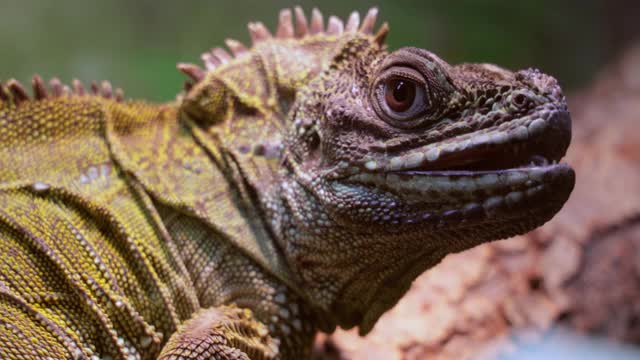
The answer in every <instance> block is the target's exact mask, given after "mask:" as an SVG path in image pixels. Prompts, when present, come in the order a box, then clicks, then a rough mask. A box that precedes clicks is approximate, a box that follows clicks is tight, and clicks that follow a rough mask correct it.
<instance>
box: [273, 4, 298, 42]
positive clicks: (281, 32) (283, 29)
mask: <svg viewBox="0 0 640 360" xmlns="http://www.w3.org/2000/svg"><path fill="white" fill-rule="evenodd" d="M293 35H294V30H293V22H292V17H291V10H290V9H283V10H281V11H280V17H279V20H278V29H277V31H276V37H277V38H279V39H290V38H293Z"/></svg>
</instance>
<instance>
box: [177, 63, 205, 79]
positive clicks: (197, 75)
mask: <svg viewBox="0 0 640 360" xmlns="http://www.w3.org/2000/svg"><path fill="white" fill-rule="evenodd" d="M177 67H178V70H180V71H182V72H183V73H184V74H185V75H187V76H188V77H190V78H191V79H193V80H194V81H196V82H198V81H200V80H202V79H204V75H205V71H204V70H202V69H201V68H200V67H199V66H198V65H195V64H188V63H179V64H178V65H177Z"/></svg>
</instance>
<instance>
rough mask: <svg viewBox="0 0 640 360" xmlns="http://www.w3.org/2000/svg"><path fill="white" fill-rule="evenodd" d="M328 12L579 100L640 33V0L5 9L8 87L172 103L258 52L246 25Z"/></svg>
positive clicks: (145, 2) (2, 76)
mask: <svg viewBox="0 0 640 360" xmlns="http://www.w3.org/2000/svg"><path fill="white" fill-rule="evenodd" d="M296 4H299V5H301V6H303V7H304V8H305V9H306V10H310V9H311V8H312V7H313V6H318V7H319V8H320V9H321V10H323V11H324V13H325V15H329V14H336V15H339V16H341V17H346V16H347V15H348V14H349V12H350V11H352V10H354V9H356V10H359V11H361V12H364V11H366V10H367V9H368V8H369V7H371V6H374V5H375V6H378V7H379V8H380V12H381V16H380V18H381V19H382V20H385V21H388V22H389V23H390V25H391V33H390V36H389V44H390V47H391V48H392V49H394V48H397V47H400V46H405V45H413V46H418V47H424V48H427V49H430V50H432V51H434V52H436V53H437V54H439V55H441V57H443V58H444V59H446V60H447V61H448V62H450V63H458V62H463V61H473V62H493V63H497V64H500V65H503V66H506V67H509V68H524V67H530V66H535V67H539V68H541V69H542V70H544V71H545V72H548V73H550V74H553V75H554V76H556V77H558V78H559V79H560V81H561V83H562V85H563V86H564V87H565V88H566V89H569V90H572V89H576V88H579V87H580V86H582V85H585V84H587V83H588V82H589V81H590V80H591V79H592V77H593V75H594V74H595V73H596V72H597V70H598V69H599V68H600V67H602V66H603V64H605V63H606V62H607V61H609V60H610V59H612V58H614V57H615V56H616V55H617V54H618V53H619V52H620V51H621V50H622V49H623V48H624V47H625V46H626V44H628V43H629V42H630V41H631V40H632V39H633V38H635V37H637V35H638V33H640V26H638V22H639V21H640V1H637V0H609V1H607V0H569V1H558V0H537V1H526V2H525V1H502V0H487V1H475V0H457V1H445V0H437V1H429V0H377V1H348V2H347V1H341V0H325V1H322V2H308V1H297V2H291V1H280V0H278V1H248V0H235V1H215V0H188V1H169V0H136V1H130V0H111V1H84V0H64V1H61V0H21V1H13V0H2V1H0V29H2V31H0V49H1V52H0V54H1V56H0V80H7V79H9V78H16V79H18V80H20V81H23V82H27V83H28V82H29V80H30V77H31V75H32V74H33V73H34V72H38V73H40V74H41V75H43V77H46V78H48V77H51V76H58V77H60V78H61V79H62V80H63V81H65V82H68V81H70V79H71V78H73V77H77V78H79V79H81V80H83V81H91V80H103V79H108V80H111V81H112V83H113V84H114V85H115V86H119V87H122V88H123V89H125V91H126V94H127V95H128V96H130V97H144V98H148V99H152V100H169V99H172V98H173V97H174V96H175V94H176V92H177V91H178V89H179V88H180V86H181V83H182V81H183V76H182V75H181V74H180V73H179V72H178V71H176V70H175V63H176V62H177V61H191V62H194V61H199V59H198V57H199V54H200V53H201V52H202V51H203V50H205V49H207V48H208V47H213V46H219V45H222V44H223V40H224V38H226V37H232V38H237V39H239V40H242V41H248V34H247V31H246V23H247V22H248V21H253V20H261V21H263V22H264V23H265V24H267V25H268V26H269V27H270V28H273V26H274V24H275V23H276V19H277V13H278V10H279V9H280V8H282V7H290V6H293V5H296Z"/></svg>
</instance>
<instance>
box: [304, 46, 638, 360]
mask: <svg viewBox="0 0 640 360" xmlns="http://www.w3.org/2000/svg"><path fill="white" fill-rule="evenodd" d="M570 109H572V116H573V120H574V137H573V142H572V145H571V147H570V150H569V153H568V154H567V157H566V161H567V162H569V163H570V164H571V165H572V166H573V167H574V169H575V170H576V174H577V183H576V188H575V190H574V192H573V194H572V195H571V198H570V200H569V202H568V203H567V204H566V205H565V207H564V209H563V210H562V211H561V212H560V213H559V214H558V215H557V216H556V217H555V218H554V219H553V220H552V221H551V222H549V223H548V224H547V225H545V226H544V227H542V228H540V229H538V230H536V231H534V232H532V233H530V234H528V235H527V236H521V237H518V238H514V239H509V240H503V241H498V242H495V243H492V244H487V245H484V246H480V247H477V248H475V249H472V250H469V251H466V252H463V253H460V254H456V255H451V256H448V257H447V258H445V259H444V261H443V262H442V263H441V264H440V265H438V266H437V267H436V268H434V269H432V270H430V271H428V272H427V273H425V274H423V275H422V276H421V277H419V278H418V279H417V280H416V281H415V283H414V284H413V286H412V288H411V290H410V291H409V293H408V294H407V295H406V296H405V297H404V298H403V299H402V300H401V301H400V302H399V303H398V304H397V305H396V306H395V307H394V308H393V309H392V310H391V311H389V312H388V313H387V314H385V315H384V316H383V317H382V319H380V321H379V322H378V324H377V325H376V327H375V328H374V329H373V331H372V332H371V333H370V334H369V335H368V336H367V337H364V338H361V337H359V336H358V335H357V330H351V331H341V330H340V331H337V332H336V333H334V334H332V335H320V336H319V338H318V340H317V342H316V348H317V349H316V350H317V351H316V356H317V357H318V358H322V359H331V358H334V359H425V358H428V359H456V360H459V359H495V358H497V357H498V356H500V355H501V354H508V353H510V352H513V351H514V350H516V349H518V347H520V346H522V345H523V343H526V344H528V343H535V342H537V341H538V340H539V339H540V338H541V337H542V336H543V334H544V333H545V332H546V331H547V330H549V329H550V328H552V327H555V326H556V325H564V326H568V327H570V328H572V329H575V330H577V331H580V332H588V333H592V334H600V335H603V336H606V337H609V338H612V339H615V340H618V341H624V342H630V343H640V302H639V301H637V299H639V298H640V46H637V47H635V48H634V49H632V50H631V51H629V52H628V53H627V54H626V55H625V56H623V58H622V59H621V60H620V61H618V62H617V63H616V64H613V65H612V66H610V67H609V68H607V69H606V70H605V71H603V73H602V74H600V76H599V77H598V78H597V79H596V81H595V82H594V84H593V85H592V86H591V87H590V88H589V89H587V90H586V91H584V92H582V93H580V94H576V95H575V96H573V97H572V98H570ZM516 334H517V336H516Z"/></svg>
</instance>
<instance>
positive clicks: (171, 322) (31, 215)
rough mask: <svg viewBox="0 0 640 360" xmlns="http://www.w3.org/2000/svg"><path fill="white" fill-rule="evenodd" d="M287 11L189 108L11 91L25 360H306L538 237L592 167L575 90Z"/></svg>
mask: <svg viewBox="0 0 640 360" xmlns="http://www.w3.org/2000/svg"><path fill="white" fill-rule="evenodd" d="M295 12H296V17H295V25H294V24H293V16H292V13H291V11H289V10H283V11H282V12H281V13H280V22H279V25H278V29H277V32H276V34H275V36H274V35H272V34H271V33H270V32H269V31H268V30H267V29H266V28H265V27H264V26H263V25H262V24H261V23H252V24H249V30H250V34H251V37H252V40H253V42H254V44H253V46H252V47H251V48H250V49H247V48H245V47H244V46H243V45H242V44H240V43H238V42H236V41H233V40H230V41H228V42H227V45H228V46H229V48H230V50H231V52H232V54H229V53H227V52H226V51H225V50H222V49H220V48H216V49H214V50H212V51H211V52H207V53H205V54H204V55H203V60H204V62H205V66H206V69H201V68H200V67H197V66H195V65H191V64H180V65H179V68H180V69H181V70H182V71H183V72H185V73H186V74H187V75H189V76H190V77H191V79H192V81H191V82H190V83H188V86H187V87H186V91H185V93H183V94H181V95H180V96H179V98H178V100H177V101H176V102H174V103H167V104H150V103H146V102H141V101H129V100H128V101H124V100H123V99H122V98H123V95H122V94H121V93H120V92H118V91H116V92H114V91H113V89H112V88H111V86H110V84H108V83H103V84H102V86H101V87H97V86H93V87H92V89H91V90H90V91H86V90H85V89H84V88H83V87H82V86H81V84H79V83H74V86H73V89H70V88H67V87H65V86H63V85H62V84H60V83H59V81H57V80H53V81H52V83H51V84H50V86H49V89H47V87H46V86H45V85H44V83H43V82H42V80H41V79H40V78H38V77H34V81H33V94H34V95H33V98H29V96H28V95H27V94H26V91H25V90H24V88H23V87H22V86H21V85H20V84H19V83H17V82H15V81H9V82H8V83H7V84H5V85H2V87H0V169H2V170H0V202H1V203H2V206H1V210H0V242H1V243H2V246H0V251H2V252H3V254H2V255H3V256H1V257H0V258H2V261H3V264H2V267H1V268H0V281H1V282H0V325H2V327H0V329H1V330H0V355H2V357H3V358H9V359H12V358H46V357H52V358H92V357H93V358H132V359H135V358H155V357H157V356H160V357H161V358H166V359H183V358H184V359H189V358H191V359H205V358H228V359H246V358H252V359H253V358H255V359H272V358H284V359H296V358H305V357H308V356H309V352H310V348H311V343H312V339H313V336H314V333H315V332H316V331H317V330H318V329H321V330H324V331H331V330H332V329H334V328H335V327H336V326H341V327H345V328H349V327H353V326H359V327H360V331H361V333H363V334H366V333H367V332H368V331H369V330H370V329H371V328H372V327H373V325H374V324H375V322H376V320H377V319H378V318H379V317H380V315H381V314H382V313H383V312H384V311H386V310H388V309H389V308H390V307H391V306H393V305H394V304H395V302H397V300H398V299H399V298H400V297H401V296H402V295H403V294H404V293H405V292H406V290H407V289H408V287H409V285H410V283H411V281H413V279H414V278H415V277H416V276H417V275H419V274H420V273H422V272H424V271H425V270H426V269H428V268H430V267H432V266H434V265H435V264H437V262H438V261H440V260H441V259H442V258H443V257H444V256H445V255H446V254H448V253H452V252H458V251H462V250H464V249H467V248H469V247H472V246H475V245H477V244H480V243H482V242H486V241H491V240H495V239H499V238H504V237H508V236H511V235H515V234H520V233H524V232H526V231H529V230H531V229H533V228H535V227H537V226H539V225H541V224H543V223H544V222H546V221H547V220H549V219H550V218H551V217H552V216H553V215H554V214H555V213H556V212H557V211H558V210H559V209H560V208H561V207H562V205H563V204H564V202H565V201H566V199H567V198H568V196H569V193H570V192H571V189H572V187H573V182H574V175H573V172H572V170H571V169H570V168H569V167H568V166H566V165H563V164H556V161H558V160H559V159H560V158H561V157H562V156H563V155H564V153H565V151H566V148H567V147H568V145H569V139H570V119H569V115H568V112H567V108H566V103H565V100H564V97H563V96H562V93H561V91H560V88H559V87H558V85H557V82H556V81H555V80H554V79H553V78H551V77H549V76H547V75H544V74H542V73H540V72H538V71H535V70H525V71H519V72H511V71H508V70H505V69H502V68H499V67H497V66H494V65H488V64H463V65H458V66H451V65H449V64H447V63H446V62H444V61H443V60H441V59H439V58H438V57H437V56H435V55H433V54H432V53H429V52H427V51H425V50H421V49H415V48H402V49H399V50H397V51H395V52H391V53H388V52H387V51H386V48H385V46H384V37H385V35H386V33H387V29H388V28H387V26H386V24H384V25H383V26H382V27H381V28H380V30H379V31H378V32H376V33H375V34H373V29H374V25H375V20H376V14H377V11H376V10H375V9H374V10H371V11H370V12H369V13H368V14H367V16H366V17H365V18H364V19H363V21H362V24H360V21H359V16H358V14H357V13H353V14H352V15H351V17H350V18H349V20H348V21H347V23H346V24H344V23H343V22H342V21H341V20H339V19H338V18H336V17H333V16H332V17H330V18H329V20H328V22H327V25H326V26H325V25H324V21H323V18H322V14H321V13H320V12H319V11H317V10H314V11H313V13H312V16H311V19H310V21H308V20H307V18H306V17H305V16H304V14H303V13H302V11H301V10H300V9H298V8H296V10H295Z"/></svg>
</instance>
